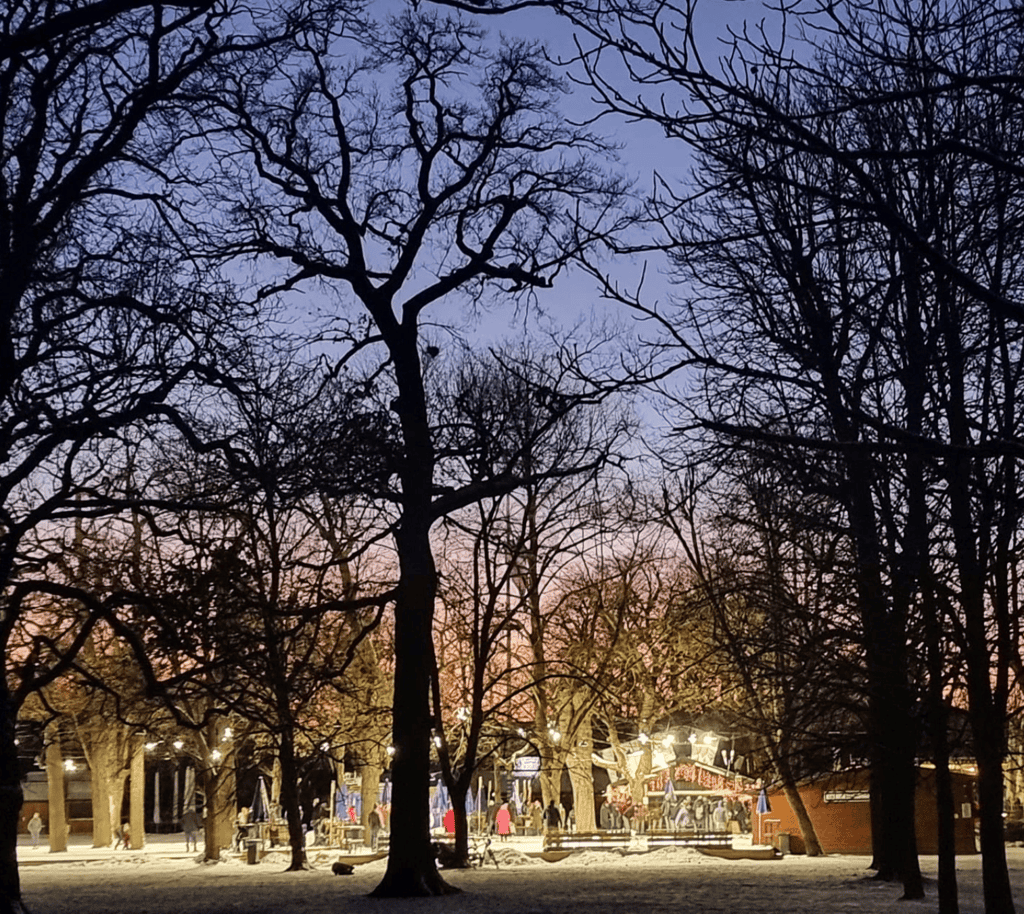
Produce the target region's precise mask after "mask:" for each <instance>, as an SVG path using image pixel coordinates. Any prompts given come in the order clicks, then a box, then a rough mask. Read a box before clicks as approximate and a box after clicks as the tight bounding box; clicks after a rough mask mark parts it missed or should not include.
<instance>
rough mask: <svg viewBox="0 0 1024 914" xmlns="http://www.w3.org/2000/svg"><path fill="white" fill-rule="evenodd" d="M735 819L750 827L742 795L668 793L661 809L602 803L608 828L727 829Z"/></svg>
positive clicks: (738, 826)
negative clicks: (721, 796) (671, 794)
mask: <svg viewBox="0 0 1024 914" xmlns="http://www.w3.org/2000/svg"><path fill="white" fill-rule="evenodd" d="M732 822H735V823H736V829H737V830H738V831H741V832H747V831H750V813H749V810H748V809H747V804H746V803H745V802H744V801H743V800H740V799H736V800H731V799H725V798H720V797H714V796H701V795H697V796H687V797H685V798H682V799H679V798H676V797H668V798H666V799H665V800H663V801H662V803H661V807H660V809H657V808H655V809H651V810H649V809H648V808H647V807H646V806H626V807H625V808H624V809H620V808H619V807H618V806H616V805H615V804H614V803H609V802H605V803H603V804H602V805H601V811H600V814H599V823H600V826H601V828H602V829H604V830H605V831H636V832H642V831H646V830H647V829H648V828H655V829H661V830H664V831H694V832H724V831H729V830H730V829H731V828H732V827H733V826H732V825H731V824H730V823H732Z"/></svg>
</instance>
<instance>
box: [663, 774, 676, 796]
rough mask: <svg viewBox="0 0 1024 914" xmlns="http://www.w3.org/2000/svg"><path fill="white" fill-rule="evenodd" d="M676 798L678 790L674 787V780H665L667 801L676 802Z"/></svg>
mask: <svg viewBox="0 0 1024 914" xmlns="http://www.w3.org/2000/svg"><path fill="white" fill-rule="evenodd" d="M675 797H676V789H675V787H673V786H672V778H665V799H666V800H674V799H675Z"/></svg>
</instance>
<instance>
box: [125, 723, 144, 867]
mask: <svg viewBox="0 0 1024 914" xmlns="http://www.w3.org/2000/svg"><path fill="white" fill-rule="evenodd" d="M130 791H131V793H130V794H129V797H128V826H129V828H130V829H131V842H132V850H133V851H138V850H142V848H143V847H145V844H146V808H145V801H146V738H145V737H144V736H142V735H141V734H137V735H136V736H135V739H134V742H133V745H132V773H131V782H130Z"/></svg>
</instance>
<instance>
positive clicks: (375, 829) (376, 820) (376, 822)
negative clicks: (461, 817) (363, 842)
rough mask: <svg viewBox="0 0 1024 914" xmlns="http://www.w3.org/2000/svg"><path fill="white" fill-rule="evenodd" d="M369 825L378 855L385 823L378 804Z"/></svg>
mask: <svg viewBox="0 0 1024 914" xmlns="http://www.w3.org/2000/svg"><path fill="white" fill-rule="evenodd" d="M454 815H455V813H454V812H453V813H452V816H453V818H454ZM367 823H368V824H369V826H370V849H371V850H372V851H373V852H374V853H377V842H378V840H379V839H380V831H381V829H382V828H383V827H384V821H383V819H381V815H380V807H379V806H378V805H377V804H376V803H374V804H373V809H371V810H370V815H369V817H368V818H367Z"/></svg>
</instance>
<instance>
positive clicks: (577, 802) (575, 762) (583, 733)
mask: <svg viewBox="0 0 1024 914" xmlns="http://www.w3.org/2000/svg"><path fill="white" fill-rule="evenodd" d="M593 754H594V742H593V736H592V733H591V727H590V721H589V719H588V720H585V721H584V722H583V723H582V724H581V725H580V727H579V729H578V730H577V731H576V738H575V739H574V740H573V746H572V751H571V752H570V753H569V754H568V755H567V756H566V759H565V762H566V767H567V768H568V769H569V780H570V782H571V783H572V808H573V812H574V814H575V817H576V831H578V832H593V831H597V812H596V807H595V805H594V764H593V762H592V760H591V759H592V756H593Z"/></svg>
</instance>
